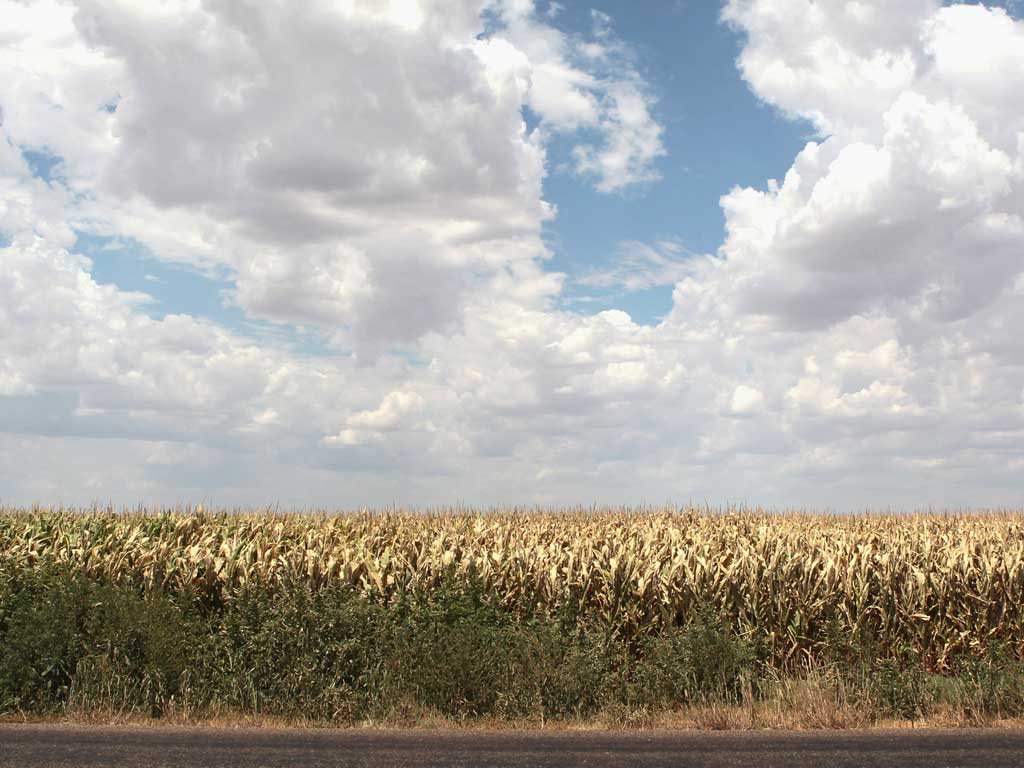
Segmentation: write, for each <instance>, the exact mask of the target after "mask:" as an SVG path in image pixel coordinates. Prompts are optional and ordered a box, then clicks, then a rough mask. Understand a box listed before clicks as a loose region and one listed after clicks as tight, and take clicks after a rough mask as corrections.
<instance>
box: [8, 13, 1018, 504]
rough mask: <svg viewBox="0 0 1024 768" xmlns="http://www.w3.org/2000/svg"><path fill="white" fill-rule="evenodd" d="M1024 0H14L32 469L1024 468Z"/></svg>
mask: <svg viewBox="0 0 1024 768" xmlns="http://www.w3.org/2000/svg"><path fill="white" fill-rule="evenodd" d="M1020 11H1021V9H1020V7H1019V4H1015V3H1013V2H1005V3H987V4H985V3H977V2H975V3H967V4H960V3H949V2H946V3H943V2H941V1H940V0H901V2H900V3H891V2H888V1H887V0H861V1H860V2H858V3H848V2H845V0H723V2H721V3H719V2H711V1H710V0H709V1H706V2H705V1H700V2H698V1H697V0H692V1H690V2H686V1H684V0H678V1H670V0H664V1H659V2H655V1H652V2H643V3H631V2H610V1H609V2H604V1H603V0H590V1H589V2H569V1H568V0H565V1H564V2H561V3H559V4H552V3H549V2H546V0H537V1H536V2H533V0H479V2H465V3H431V2H423V1H421V0H402V2H397V1H396V2H393V3H377V4H364V5H360V4H356V5H354V6H352V7H351V8H349V7H347V6H339V5H338V4H335V3H331V2H327V0H305V1H304V2H301V3H295V4H287V7H285V5H281V6H278V5H274V4H258V5H254V6H250V7H248V9H247V11H246V13H232V12H231V4H224V3H214V2H204V1H201V2H196V3H189V2H169V3H164V4H158V3H150V2H139V3H130V4H125V3H116V2H109V1H108V0H90V2H88V3H86V2H84V0H81V1H80V0H38V2H34V3H31V4H23V3H20V2H17V0H0V20H2V21H0V23H2V24H3V25H4V26H3V29H2V34H0V110H2V113H0V114H2V121H0V134H2V136H0V138H2V141H0V191H2V194H0V262H2V266H3V269H0V498H3V499H5V500H12V501H18V502H32V501H42V502H44V503H45V502H65V503H85V502H89V501H91V500H112V501H118V502H121V501H123V502H126V503H135V502H143V501H149V502H167V501H172V502H173V501H180V500H201V499H206V500H210V499H213V500H215V501H218V500H219V501H221V502H224V503H268V502H280V503H281V504H283V505H285V506H290V505H304V504H323V505H328V506H339V505H340V506H358V505H360V504H374V503H390V502H392V501H394V502H397V503H406V504H416V505H426V504H438V503H445V502H450V501H452V500H461V501H464V502H466V503H474V504H501V503H547V504H559V503H566V504H575V503H581V502H582V503H589V502H608V503H620V502H623V503H626V502H636V501H638V500H642V501H651V500H655V501H663V500H671V501H687V500H691V499H699V500H705V499H706V500H708V501H710V502H713V503H716V502H717V503H726V502H746V503H751V504H768V505H778V506H789V505H809V506H818V507H828V508H856V507H864V506H872V505H874V506H878V505H881V506H890V505H892V506H916V505H922V504H930V505H933V506H943V505H954V506H956V505H959V506H981V505H1020V504H1024V497H1021V495H1020V488H1021V484H1020V482H1019V478H1020V473H1021V472H1024V453H1022V451H1021V448H1020V446H1021V445H1024V354H1022V352H1021V347H1020V344H1019V339H1018V338H1017V335H1016V331H1015V329H1016V328H1019V327H1020V325H1021V324H1022V323H1024V256H1022V254H1024V138H1022V137H1024V105H1022V104H1021V101H1020V98H1021V97H1020V86H1019V83H1020V82H1022V81H1024V56H1022V55H1021V51H1022V50H1024V23H1022V22H1021V21H1020V17H1021V13H1020ZM723 18H727V19H728V22H729V23H725V22H723V20H722V19H723ZM524 126H525V130H524ZM548 206H553V209H554V211H555V214H554V215H553V216H552V215H551V211H552V209H551V208H549V207H548ZM83 257H84V258H83ZM141 294H146V295H148V296H149V297H150V298H149V299H148V300H146V299H144V298H142V297H141V296H140V295H141Z"/></svg>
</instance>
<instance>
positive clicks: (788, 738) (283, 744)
mask: <svg viewBox="0 0 1024 768" xmlns="http://www.w3.org/2000/svg"><path fill="white" fill-rule="evenodd" d="M0 766H4V768H6V766H18V767H19V768H37V766H69V767H70V766H75V767H76V768H90V767H91V766H139V767H140V768H148V767H150V766H197V767H198V766H202V767H203V768H234V767H235V766H238V767H239V768H240V767H241V766H246V768H248V767H249V766H275V767H277V766H280V767H281V768H285V767H287V768H298V767H299V766H374V767H375V768H376V767H377V766H380V767H381V768H383V767H385V766H387V767H388V768H391V767H393V766H445V767H446V768H448V767H450V768H455V766H459V767H460V768H461V767H462V766H465V767H466V768H477V767H478V766H480V767H482V766H509V767H511V766H516V767H517V768H519V767H520V766H550V767H551V768H562V767H563V766H601V767H605V766H623V767H626V766H630V767H632V766H658V767H659V768H661V767H663V766H664V767H667V766H700V767H701V768H711V767H712V766H714V767H715V768H725V766H729V767H730V768H732V767H736V768H739V766H743V768H747V767H748V766H751V767H760V766H764V767H765V768H770V767H771V766H779V767H780V768H781V767H782V766H786V767H787V768H802V767H803V766H808V767H810V766H815V768H819V767H825V766H844V767H845V766H851V767H852V766H857V767H858V768H861V767H867V766H886V768H889V767H890V766H893V767H898V768H902V767H903V766H915V768H916V767H917V766H920V768H954V767H956V768H959V767H960V766H984V767H985V768H999V767H1001V766H1007V768H1010V767H1011V766H1012V767H1013V768H1022V767H1024V731H985V730H961V731H940V730H918V731H912V730H898V731H860V732H857V731H808V732H792V731H789V732H786V731H753V732H715V733H709V732H697V731H676V732H667V731H662V732H637V731H630V732H607V731H599V732H594V731H590V732H580V731H570V732H565V731H562V732H555V731H542V732H537V731H533V732H526V731H469V730H466V731H426V730H424V731H391V730H383V731H373V730H343V731H327V730H276V729H244V728H177V727H159V728H142V727H106V726H60V725H56V726H55V725H0Z"/></svg>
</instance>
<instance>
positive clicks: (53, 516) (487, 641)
mask: <svg viewBox="0 0 1024 768" xmlns="http://www.w3.org/2000/svg"><path fill="white" fill-rule="evenodd" d="M1022 611H1024V515H1020V514H1016V513H998V514H977V515H935V514H932V515H923V516H921V515H919V516H844V517H837V516H812V515H773V514H767V513H761V512H751V511H735V510H732V511H728V510H727V511H724V512H714V511H704V512H697V511H692V510H668V511H657V512H650V511H602V510H591V511H587V512H585V513H584V512H579V511H575V512H573V511H569V512H562V513H536V512H535V513H529V514H525V513H518V512H491V513H486V514H476V513H469V512H451V513H433V514H422V515H421V514H401V513H384V514H371V513H362V514H353V515H277V514H271V513H265V514H240V513H234V514H224V513H217V514H209V513H201V512H193V511H190V510H181V511H177V512H162V513H161V512H157V513H152V514H149V513H132V514H117V513H115V512H112V511H91V512H85V513H81V512H75V511H60V510H58V511H46V510H34V511H18V510H7V511H4V512H2V513H0V715H3V716H6V717H12V718H20V717H51V716H57V717H63V716H71V717H76V718H93V717H103V718H158V719H162V720H165V721H172V722H177V721H191V720H206V719H245V718H250V719H260V718H264V719H270V720H275V721H287V722H303V723H309V724H335V725H348V724H365V723H378V724H398V725H415V724H423V723H431V722H443V723H452V722H468V723H475V722H488V723H508V724H520V723H526V724H533V725H540V724H544V725H559V724H579V723H588V724H595V725H602V724H604V725H616V726H621V725H635V726H652V725H660V724H661V725H691V726H696V727H711V728H727V727H850V726H853V727H858V726H869V725H872V724H877V723H882V722H885V723H891V722H893V721H905V722H926V723H935V724H947V725H949V724H955V725H982V724H991V723H994V722H997V721H1000V720H1006V719H1014V718H1021V717H1024V663H1022V651H1024V632H1022Z"/></svg>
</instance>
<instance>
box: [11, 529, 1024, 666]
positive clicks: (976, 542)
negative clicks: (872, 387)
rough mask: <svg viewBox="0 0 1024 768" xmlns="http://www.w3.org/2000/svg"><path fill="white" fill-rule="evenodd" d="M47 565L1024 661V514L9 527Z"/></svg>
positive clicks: (136, 577) (943, 658)
mask: <svg viewBox="0 0 1024 768" xmlns="http://www.w3.org/2000/svg"><path fill="white" fill-rule="evenodd" d="M45 563H58V564H64V565H68V566H71V567H73V568H75V569H80V570H83V571H84V572H86V573H88V574H90V575H93V576H96V577H101V578H111V579H114V580H117V581H119V582H121V583H129V584H133V585H136V586H138V587H139V588H144V589H160V590H164V591H168V592H172V593H181V592H185V591H190V593H193V594H198V595H200V596H203V597H206V598H209V599H216V600H230V599H231V595H232V594H233V593H236V592H237V590H238V589H241V588H244V587H246V586H248V585H256V584H258V585H263V586H269V587H271V588H273V586H274V585H276V584H282V583H284V582H286V581H294V580H299V581H301V582H304V583H306V584H308V585H309V586H310V587H312V588H319V587H321V586H323V585H325V584H328V583H332V582H333V583H342V584H346V585H350V586H351V587H352V588H354V589H355V590H357V591H358V592H361V593H363V594H365V595H367V596H368V597H371V598H372V599H374V600H380V601H385V602H386V601H389V600H394V599H397V597H398V596H400V595H401V594H402V593H404V592H407V591H409V590H414V589H417V588H430V587H433V586H435V585H437V584H439V583H440V582H441V581H442V580H443V579H444V578H446V576H447V577H448V578H450V577H452V576H453V575H454V576H455V577H465V576H467V575H468V574H470V573H472V574H473V575H474V578H477V579H479V581H480V582H481V583H482V584H483V585H485V588H486V590H487V592H488V593H489V594H491V595H492V596H493V597H494V599H495V600H497V601H499V602H500V603H501V604H503V605H504V606H505V607H507V608H508V609H509V610H512V611H515V612H519V613H523V614H529V613H534V612H545V613H548V614H552V613H554V612H557V611H560V610H564V609H566V608H569V609H571V610H573V611H577V612H579V613H580V614H583V615H586V616H587V617H589V618H591V619H592V620H593V621H595V622H599V623H600V624H601V625H603V626H605V627H607V628H608V631H609V632H614V633H617V634H618V635H620V636H622V637H626V638H631V637H642V636H643V635H645V634H646V633H650V632H656V631H658V630H659V629H660V628H662V627H664V626H666V625H678V624H682V623H684V622H685V621H686V620H687V619H688V617H690V616H692V615H693V614H694V612H696V611H699V610H701V609H707V608H710V609H712V610H714V611H715V612H717V613H718V614H719V615H720V616H721V617H722V618H723V619H724V620H726V621H728V622H730V624H731V626H732V627H734V628H735V629H736V631H738V632H740V633H742V634H744V635H746V636H748V637H751V638H753V639H754V640H756V641H757V642H759V643H761V644H762V647H763V648H764V651H765V655H766V656H767V657H769V658H772V659H775V660H777V661H778V662H779V663H783V664H787V663H801V662H803V661H808V660H811V659H813V658H814V657H815V656H816V655H817V654H818V653H820V652H821V650H822V649H823V648H824V647H825V646H826V644H827V642H829V638H833V639H834V638H835V637H837V636H838V637H850V638H853V637H856V638H860V639H864V638H867V639H869V640H870V641H871V642H872V643H873V647H874V648H876V649H877V653H878V654H879V655H880V656H887V655H888V656H896V655H900V654H906V653H913V654H915V655H916V657H918V658H920V659H921V660H922V661H924V662H925V663H926V664H927V665H928V666H930V667H932V668H935V669H942V668H944V667H945V666H946V664H947V663H948V660H949V659H951V658H952V657H954V656H956V655H960V654H963V653H971V652H978V651H980V650H982V649H984V648H986V647H988V646H990V645H992V644H995V643H999V644H1003V645H1004V646H1005V647H1008V648H1009V649H1010V650H1011V651H1012V652H1013V653H1014V654H1015V655H1018V656H1020V655H1021V653H1022V651H1024V513H1018V512H993V513H984V514H980V513H979V514H918V515H907V516H904V515H884V516H882V515H858V516H853V515H847V516H832V515H811V514H796V513H791V514H775V513H768V512H761V511H756V510H755V511H750V510H722V511H713V510H704V511H701V510H693V509H671V510H664V511H657V510H655V511H651V510H628V509H625V510H575V511H573V510H569V511H552V512H544V511H530V512H522V511H515V510H512V511H501V510H498V511H489V512H481V513H476V512H466V511H438V512H431V513H405V512H361V513H352V514H326V513H318V514H277V513H271V512H266V513H246V512H232V513H228V512H219V513H210V512H204V511H202V510H201V509H200V510H198V511H196V510H190V509H188V510H177V511H163V512H160V511H156V512H136V513H117V512H115V511H112V510H93V511H85V512H82V511H75V510H40V509H35V510H31V511H29V510H3V511H0V569H3V568H7V569H11V568H15V569H20V568H32V567H38V566H40V565H42V564H45Z"/></svg>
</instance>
